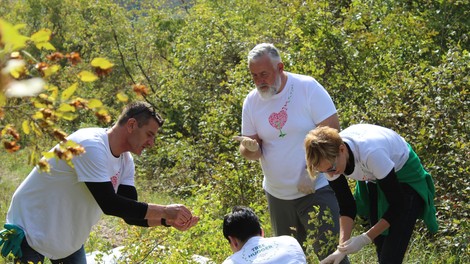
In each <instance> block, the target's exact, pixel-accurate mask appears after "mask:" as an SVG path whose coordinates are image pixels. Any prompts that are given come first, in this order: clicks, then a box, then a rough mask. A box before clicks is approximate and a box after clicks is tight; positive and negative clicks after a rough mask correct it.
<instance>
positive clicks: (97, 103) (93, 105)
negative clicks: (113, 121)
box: [88, 99, 103, 109]
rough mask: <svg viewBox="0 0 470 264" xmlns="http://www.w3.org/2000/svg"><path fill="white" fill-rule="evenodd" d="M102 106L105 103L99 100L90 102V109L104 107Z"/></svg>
mask: <svg viewBox="0 0 470 264" xmlns="http://www.w3.org/2000/svg"><path fill="white" fill-rule="evenodd" d="M102 106H103V103H102V102H101V101H100V100H98V99H91V100H90V101H88V107H90V108H92V109H93V108H98V107H102Z"/></svg>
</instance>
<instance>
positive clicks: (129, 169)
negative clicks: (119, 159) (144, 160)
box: [120, 152, 135, 186]
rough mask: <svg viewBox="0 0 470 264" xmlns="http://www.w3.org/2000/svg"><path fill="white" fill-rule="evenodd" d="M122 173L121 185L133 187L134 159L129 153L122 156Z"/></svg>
mask: <svg viewBox="0 0 470 264" xmlns="http://www.w3.org/2000/svg"><path fill="white" fill-rule="evenodd" d="M124 155H125V156H124V172H123V173H122V179H121V183H120V184H123V185H129V186H135V183H134V179H135V178H134V174H135V166H134V159H133V158H132V155H131V154H130V153H129V152H126V153H125V154H124Z"/></svg>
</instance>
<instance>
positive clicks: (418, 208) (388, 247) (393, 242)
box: [367, 183, 424, 264]
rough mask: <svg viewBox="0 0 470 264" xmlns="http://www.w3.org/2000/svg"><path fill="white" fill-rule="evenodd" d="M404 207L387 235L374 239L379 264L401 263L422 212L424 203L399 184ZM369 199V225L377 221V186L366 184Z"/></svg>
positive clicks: (406, 185)
mask: <svg viewBox="0 0 470 264" xmlns="http://www.w3.org/2000/svg"><path fill="white" fill-rule="evenodd" d="M401 186H402V188H403V193H404V195H405V196H404V199H405V207H404V208H403V213H402V216H401V218H400V219H399V220H398V221H397V223H396V224H394V225H392V226H390V228H389V231H388V235H387V236H384V235H379V236H378V237H376V238H375V239H374V244H375V249H376V252H377V257H378V259H379V263H380V264H396V263H402V262H403V258H404V256H405V253H406V249H407V247H408V244H409V242H410V239H411V235H412V234H413V229H414V227H415V224H416V220H417V219H418V217H419V215H420V214H422V212H423V210H424V201H423V199H422V198H421V196H419V194H418V193H417V192H416V191H415V190H414V189H413V188H411V187H410V186H409V185H408V184H406V183H401ZM367 188H368V189H369V198H370V225H371V226H373V225H375V224H376V223H377V221H378V220H379V219H378V217H377V186H376V185H375V184H374V183H368V184H367Z"/></svg>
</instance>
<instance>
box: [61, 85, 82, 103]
mask: <svg viewBox="0 0 470 264" xmlns="http://www.w3.org/2000/svg"><path fill="white" fill-rule="evenodd" d="M77 88H78V83H74V84H72V85H70V87H69V88H67V89H65V90H64V91H63V92H62V94H61V96H60V100H61V101H66V100H68V99H69V98H70V96H72V95H73V94H74V93H75V91H76V90H77Z"/></svg>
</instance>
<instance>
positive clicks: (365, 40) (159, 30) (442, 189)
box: [0, 0, 470, 263]
mask: <svg viewBox="0 0 470 264" xmlns="http://www.w3.org/2000/svg"><path fill="white" fill-rule="evenodd" d="M182 2H185V3H184V4H181V3H180V2H179V1H146V0H145V1H137V2H136V1H109V0H101V1H98V2H96V1H94V2H90V1H86V0H79V1H72V0H64V1H59V0H53V1H48V0H34V1H33V0H28V1H1V2H0V17H2V18H3V19H5V20H6V21H9V22H10V23H12V24H13V25H18V24H25V25H26V26H25V27H24V28H22V29H21V33H22V34H23V35H24V36H28V37H29V36H31V35H32V34H33V33H35V32H38V31H40V30H41V29H45V28H47V29H50V30H51V32H52V38H51V39H50V43H51V45H53V46H54V47H55V48H56V49H57V51H60V52H62V53H66V52H71V51H76V52H78V53H79V54H80V57H81V58H82V60H83V61H84V62H91V61H92V60H93V59H94V58H97V57H102V58H107V59H108V60H109V61H110V62H112V63H113V64H114V67H113V69H112V72H110V73H109V74H108V75H107V76H106V78H100V79H98V80H96V81H94V82H87V83H80V85H79V88H78V89H77V90H76V92H75V94H74V96H77V97H80V98H87V99H91V98H100V99H101V101H102V103H103V106H104V107H106V109H108V111H109V114H110V116H113V117H116V116H117V115H118V114H119V113H120V111H121V108H122V106H123V105H124V104H125V103H126V100H135V99H143V100H147V101H149V102H150V103H152V104H153V105H155V106H157V108H158V109H159V110H160V112H161V113H162V114H163V116H164V117H165V119H166V121H165V125H164V127H163V128H162V130H161V131H160V133H159V135H158V139H157V141H156V146H155V148H154V149H152V150H150V151H147V152H145V153H144V154H143V155H142V156H141V157H136V164H137V174H138V177H140V178H141V179H142V180H145V181H144V182H145V183H146V188H145V190H142V192H145V191H147V192H155V193H159V194H160V195H167V194H170V195H171V196H174V197H177V198H178V199H184V200H185V203H186V201H189V202H188V203H189V205H190V206H191V208H192V209H193V210H194V211H195V214H196V215H199V216H201V218H202V219H201V222H200V223H199V224H198V225H197V226H196V227H194V228H193V229H191V230H189V231H187V232H184V233H181V232H177V231H175V230H168V229H160V228H156V229H142V228H134V227H132V228H129V230H130V232H129V233H128V235H127V237H126V239H128V240H126V241H125V242H124V243H125V244H126V245H127V246H128V251H129V252H130V253H133V254H131V255H132V256H133V257H132V258H133V259H132V261H131V262H141V261H143V262H146V261H148V260H149V259H152V260H153V259H156V260H157V262H161V263H181V262H190V261H191V256H192V254H199V255H204V256H208V257H210V258H212V259H213V260H214V261H216V262H221V261H222V260H223V259H224V258H225V257H226V256H227V255H229V254H230V251H229V246H228V243H226V240H225V238H223V237H222V234H221V219H222V217H223V215H224V214H225V213H227V212H228V210H229V208H231V207H232V206H233V205H238V204H241V205H248V206H251V207H253V208H255V211H256V212H257V213H258V214H259V215H260V217H261V218H262V222H263V226H264V228H265V231H266V230H267V231H268V232H266V233H267V234H268V235H270V234H271V233H270V225H269V218H268V214H267V205H266V199H265V197H264V192H263V191H262V187H261V185H262V172H261V169H260V166H259V165H258V164H257V162H250V161H247V160H245V159H244V158H242V157H241V156H240V155H239V153H238V143H237V142H235V141H233V140H232V136H234V135H238V134H239V133H240V123H241V107H242V103H243V100H244V98H245V96H246V94H247V93H248V92H249V91H250V90H251V89H253V84H252V81H251V78H250V75H249V72H248V70H247V63H246V56H247V53H248V51H249V50H250V49H251V48H252V47H253V46H254V45H255V44H257V43H260V42H272V43H274V44H275V45H276V46H277V47H278V48H279V49H280V50H281V52H282V57H283V60H284V62H285V69H286V70H287V71H290V72H296V73H301V74H307V75H311V76H313V77H315V78H316V79H317V80H318V81H319V82H320V83H321V84H322V85H323V86H324V87H325V88H326V89H327V90H328V92H329V93H330V95H331V96H332V98H333V100H334V102H335V104H336V106H337V109H338V113H339V117H340V122H341V126H342V127H343V128H345V127H347V126H349V125H351V124H354V123H374V124H379V125H383V126H387V127H390V128H392V129H394V130H396V131H397V132H399V133H400V134H401V135H402V136H403V137H404V138H405V139H406V140H407V141H408V142H410V144H411V145H412V146H413V148H414V149H415V150H416V152H417V153H418V155H419V156H420V158H421V159H422V161H423V164H424V165H425V167H426V169H427V170H428V171H429V172H430V173H431V175H433V177H434V180H435V186H436V199H435V202H436V205H437V207H438V208H437V209H438V210H437V211H438V220H439V224H440V231H439V232H438V234H436V235H435V236H429V235H428V234H427V233H426V231H425V228H424V227H422V226H421V224H419V226H418V228H417V230H416V231H415V234H414V236H413V241H412V243H411V245H410V249H409V253H408V254H407V259H406V262H407V263H416V262H421V263H465V262H469V261H470V260H469V258H468V255H469V254H468V248H469V245H468V241H469V236H468V234H469V233H470V232H469V231H468V230H469V227H468V219H469V215H468V212H469V211H470V207H469V190H470V189H469V188H470V183H469V177H468V172H469V171H470V152H469V151H468V147H469V145H468V144H469V143H468V142H469V135H470V131H469V121H468V120H470V116H469V113H470V111H469V100H468V94H469V83H470V80H469V72H470V69H469V64H468V62H469V61H470V56H469V46H470V43H469V32H470V30H469V26H470V23H469V19H470V15H469V13H468V12H469V10H470V3H469V2H468V1H450V0H440V1H369V0H352V1H333V2H332V1H324V0H320V1H313V0H307V1H300V0H294V1H292V0H290V1H287V0H280V1H268V0H261V1H248V0H222V1H214V0H200V1H189V2H188V1H182ZM29 44H31V43H29ZM26 51H27V52H28V54H30V57H29V58H30V59H31V60H33V61H34V63H31V64H30V71H31V73H32V74H33V75H34V74H36V75H38V74H39V73H38V72H37V70H34V67H33V65H35V64H36V63H37V62H41V61H45V60H46V59H47V58H46V56H47V55H49V54H50V52H47V51H45V50H44V49H37V48H35V47H34V46H33V45H30V46H28V48H27V49H26ZM2 56H3V55H2ZM5 60H6V58H3V57H2V62H4V61H5ZM58 65H60V66H61V70H60V71H58V72H57V73H55V74H54V75H53V77H52V78H50V79H48V82H50V83H51V84H53V85H54V86H56V87H58V88H57V90H58V92H59V93H58V94H61V93H62V92H63V91H64V90H65V89H67V88H68V87H70V86H71V85H72V84H73V83H75V82H76V80H75V79H76V74H78V73H79V72H81V71H83V70H89V69H90V68H89V67H90V66H89V65H88V64H86V63H82V64H80V65H77V66H76V67H71V66H70V65H69V64H67V62H65V61H62V62H61V63H58ZM1 67H4V65H1ZM137 88H138V89H137ZM139 89H140V90H139ZM48 92H49V93H47V94H48V95H50V94H51V93H52V92H51V91H48ZM29 102H30V101H29V99H28V100H26V99H9V100H8V102H7V103H6V105H5V106H7V107H9V108H4V109H8V110H6V111H4V113H5V115H4V117H3V119H1V120H0V124H1V126H2V129H3V128H6V127H7V125H8V124H12V125H14V127H15V128H17V129H18V130H19V133H20V134H21V136H22V137H21V139H20V141H18V143H19V144H20V145H21V146H28V149H27V151H35V154H34V155H38V154H40V153H41V152H43V151H46V150H47V149H48V148H50V147H51V146H52V145H54V142H53V141H54V139H53V138H46V139H42V138H37V139H33V138H31V137H26V136H24V133H23V132H22V131H21V129H19V128H21V127H22V122H23V121H24V120H28V119H30V116H31V115H32V114H34V112H33V110H34V111H36V110H35V108H34V107H32V106H31V105H30V104H29ZM2 107H3V106H2ZM59 107H60V104H58V102H55V103H54V104H52V106H51V109H53V110H56V109H58V108H59ZM12 110H14V111H12ZM76 113H77V115H78V117H79V118H75V119H73V120H57V121H56V122H55V123H54V125H55V126H56V127H57V128H61V129H63V130H64V131H66V132H71V131H73V130H75V129H77V128H80V127H85V126H94V125H102V124H100V123H98V122H97V120H96V117H95V116H94V112H93V111H86V110H85V109H77V112H76ZM5 131H6V130H5ZM5 134H7V133H5ZM7 136H8V134H7ZM45 146H47V147H45ZM2 193H3V192H2ZM10 193H12V191H11V190H10ZM144 198H148V197H145V196H144ZM3 210H6V209H3V208H2V211H3ZM117 225H118V224H117ZM122 228H126V227H125V226H123V227H122ZM357 228H358V229H360V228H361V227H360V225H359V226H357ZM358 231H359V230H355V232H358ZM97 234H98V233H96V234H95V235H96V236H95V235H94V236H93V239H97V236H98V235H97ZM311 239H315V236H313V237H311ZM95 242H96V241H95ZM94 244H96V243H94ZM137 244H138V245H139V247H135V246H134V245H137ZM157 244H158V245H163V246H165V247H166V248H170V249H171V250H170V251H161V250H159V249H158V247H155V245H157ZM107 246H109V245H104V246H103V248H106V247H107ZM307 246H309V245H307ZM90 247H91V246H90ZM89 249H91V248H87V250H89ZM169 252H171V254H170V253H169ZM308 257H309V258H310V259H311V258H312V257H314V256H313V255H312V254H310V253H309V254H308ZM350 259H351V261H353V262H354V263H356V262H359V263H366V262H367V260H370V259H375V252H374V250H373V247H372V246H370V247H367V248H366V249H364V251H361V252H360V253H357V254H355V255H352V256H351V257H350ZM312 261H313V260H312Z"/></svg>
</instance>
